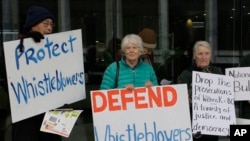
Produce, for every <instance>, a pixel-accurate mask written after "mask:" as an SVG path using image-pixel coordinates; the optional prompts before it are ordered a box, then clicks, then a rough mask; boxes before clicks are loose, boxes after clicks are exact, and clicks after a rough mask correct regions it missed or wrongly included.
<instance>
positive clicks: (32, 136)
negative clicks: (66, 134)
mask: <svg viewBox="0 0 250 141" xmlns="http://www.w3.org/2000/svg"><path fill="white" fill-rule="evenodd" d="M26 16H27V17H26V21H25V24H24V26H23V31H22V33H23V36H21V42H20V51H22V49H21V48H22V46H23V45H22V40H23V38H26V37H32V38H33V39H34V41H35V42H40V41H41V40H42V39H44V35H46V34H51V33H52V31H53V27H54V22H55V18H54V16H53V14H52V13H51V12H50V11H48V10H47V9H45V8H43V7H36V6H32V7H30V8H29V10H28V11H27V15H26ZM41 106H42V105H41ZM43 117H44V114H40V115H37V116H34V117H30V118H28V119H24V120H22V121H19V122H16V123H14V124H13V127H12V140H13V141H61V136H59V135H55V134H50V133H45V132H41V131H40V127H41V124H42V121H43Z"/></svg>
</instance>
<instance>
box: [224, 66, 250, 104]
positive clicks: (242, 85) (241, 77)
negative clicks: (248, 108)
mask: <svg viewBox="0 0 250 141" xmlns="http://www.w3.org/2000/svg"><path fill="white" fill-rule="evenodd" d="M225 72H226V75H227V76H231V77H233V78H234V94H235V101H242V100H250V67H238V68H226V69H225Z"/></svg>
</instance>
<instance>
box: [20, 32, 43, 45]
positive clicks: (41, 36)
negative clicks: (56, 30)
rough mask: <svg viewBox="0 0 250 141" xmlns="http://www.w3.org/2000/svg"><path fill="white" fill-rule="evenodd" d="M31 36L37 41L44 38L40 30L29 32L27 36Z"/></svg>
mask: <svg viewBox="0 0 250 141" xmlns="http://www.w3.org/2000/svg"><path fill="white" fill-rule="evenodd" d="M29 37H31V38H32V39H33V40H34V41H35V42H36V43H38V42H41V39H44V36H43V35H42V34H41V33H40V32H37V31H31V32H29V33H27V35H26V36H25V38H29Z"/></svg>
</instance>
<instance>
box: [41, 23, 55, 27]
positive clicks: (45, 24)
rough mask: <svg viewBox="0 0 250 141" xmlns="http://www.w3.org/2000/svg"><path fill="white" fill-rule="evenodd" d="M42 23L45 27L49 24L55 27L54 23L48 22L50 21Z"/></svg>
mask: <svg viewBox="0 0 250 141" xmlns="http://www.w3.org/2000/svg"><path fill="white" fill-rule="evenodd" d="M43 25H44V26H45V27H48V26H51V27H52V28H53V27H55V24H54V23H50V22H43Z"/></svg>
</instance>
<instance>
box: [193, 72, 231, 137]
mask: <svg viewBox="0 0 250 141" xmlns="http://www.w3.org/2000/svg"><path fill="white" fill-rule="evenodd" d="M192 77H193V78H192V83H193V84H192V102H193V104H192V108H193V118H192V121H193V122H192V123H193V124H192V129H193V132H194V133H196V132H199V131H201V133H202V134H208V135H222V136H227V135H229V134H230V132H229V127H230V124H235V123H236V119H235V108H234V93H233V78H232V77H228V76H224V75H218V74H211V73H203V72H196V71H193V75H192Z"/></svg>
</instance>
